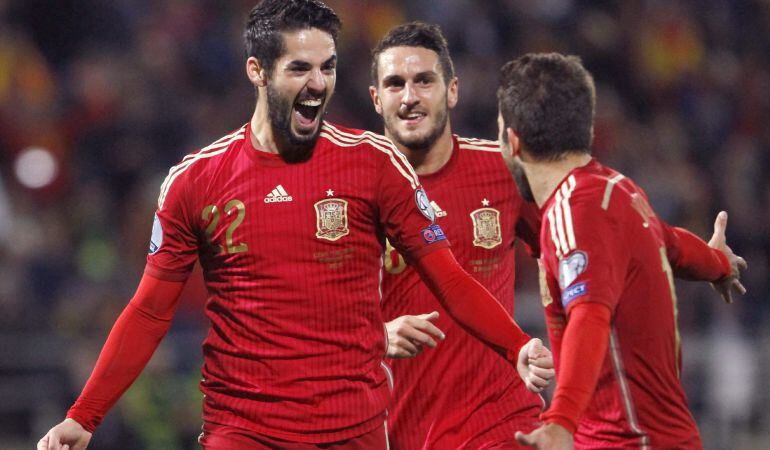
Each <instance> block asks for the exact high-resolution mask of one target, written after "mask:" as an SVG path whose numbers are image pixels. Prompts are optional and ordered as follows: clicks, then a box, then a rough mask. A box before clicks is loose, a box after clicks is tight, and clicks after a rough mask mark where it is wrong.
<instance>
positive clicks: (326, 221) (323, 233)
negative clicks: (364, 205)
mask: <svg viewBox="0 0 770 450" xmlns="http://www.w3.org/2000/svg"><path fill="white" fill-rule="evenodd" d="M315 216H316V228H317V230H316V233H315V236H316V237H317V238H319V239H326V240H329V241H336V240H337V239H339V238H341V237H343V236H346V235H347V234H348V233H350V229H348V202H347V201H346V200H342V199H339V198H327V199H326V200H321V201H320V202H316V204H315Z"/></svg>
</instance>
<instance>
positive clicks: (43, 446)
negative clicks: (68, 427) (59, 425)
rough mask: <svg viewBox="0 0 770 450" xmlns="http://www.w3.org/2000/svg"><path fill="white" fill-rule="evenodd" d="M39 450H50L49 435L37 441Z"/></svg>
mask: <svg viewBox="0 0 770 450" xmlns="http://www.w3.org/2000/svg"><path fill="white" fill-rule="evenodd" d="M37 450H48V435H47V434H46V435H45V436H43V439H40V440H39V441H37Z"/></svg>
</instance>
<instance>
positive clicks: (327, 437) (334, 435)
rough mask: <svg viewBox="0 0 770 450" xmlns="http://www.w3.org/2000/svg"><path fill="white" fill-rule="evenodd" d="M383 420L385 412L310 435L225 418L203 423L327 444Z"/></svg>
mask: <svg viewBox="0 0 770 450" xmlns="http://www.w3.org/2000/svg"><path fill="white" fill-rule="evenodd" d="M238 419H240V420H241V421H244V419H241V418H238ZM385 419H386V414H385V412H382V413H381V414H378V415H377V416H374V417H373V418H371V419H369V420H367V421H365V422H363V423H360V424H358V425H355V426H353V427H350V428H345V429H343V430H341V431H333V432H329V433H312V432H311V433H291V432H287V431H278V430H276V429H274V428H269V427H261V426H259V425H255V424H253V423H238V424H232V423H227V420H226V417H221V418H219V419H204V422H207V423H211V424H215V425H221V426H226V427H234V428H239V429H242V430H244V431H247V432H252V433H255V434H258V435H264V436H268V437H271V438H277V439H283V440H286V441H289V442H301V443H306V444H327V443H332V442H338V441H344V440H347V439H352V438H355V437H358V436H361V435H364V434H366V433H369V432H370V431H372V430H374V429H375V428H377V427H381V426H382V424H383V423H384V421H385Z"/></svg>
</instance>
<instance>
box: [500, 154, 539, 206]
mask: <svg viewBox="0 0 770 450" xmlns="http://www.w3.org/2000/svg"><path fill="white" fill-rule="evenodd" d="M505 163H506V164H507V165H508V170H510V171H511V175H513V181H515V182H516V187H517V188H519V194H520V195H521V198H523V199H524V201H527V202H534V201H535V196H534V195H533V194H532V188H531V187H530V185H529V179H527V174H526V173H524V167H522V165H521V164H520V163H518V162H517V161H516V160H511V161H508V160H507V159H506V160H505Z"/></svg>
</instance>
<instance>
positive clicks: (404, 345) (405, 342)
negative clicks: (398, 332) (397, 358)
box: [398, 339, 420, 357]
mask: <svg viewBox="0 0 770 450" xmlns="http://www.w3.org/2000/svg"><path fill="white" fill-rule="evenodd" d="M398 347H399V348H400V349H402V350H403V351H405V352H406V353H407V357H409V356H415V355H416V354H418V353H420V349H419V348H417V345H415V344H414V343H413V342H412V341H410V340H409V339H401V340H399V343H398Z"/></svg>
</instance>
